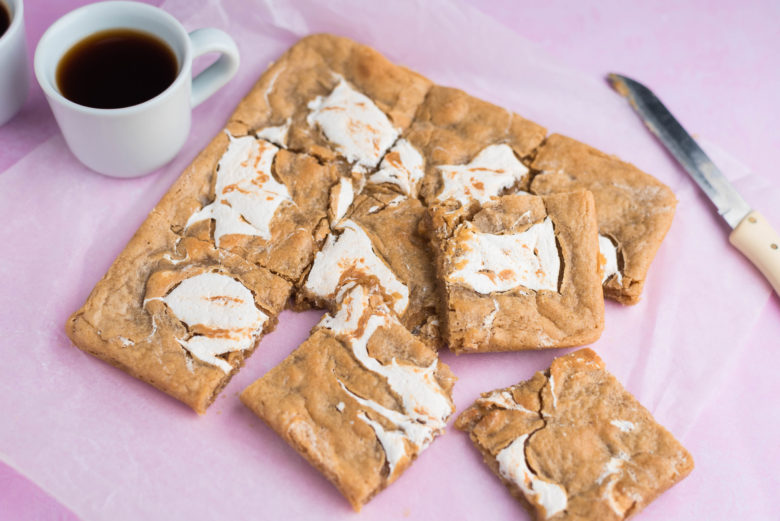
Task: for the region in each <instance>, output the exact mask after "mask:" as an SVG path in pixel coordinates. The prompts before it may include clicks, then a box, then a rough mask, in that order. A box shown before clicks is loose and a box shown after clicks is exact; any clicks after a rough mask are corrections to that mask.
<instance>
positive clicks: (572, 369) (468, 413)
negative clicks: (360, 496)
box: [455, 349, 693, 521]
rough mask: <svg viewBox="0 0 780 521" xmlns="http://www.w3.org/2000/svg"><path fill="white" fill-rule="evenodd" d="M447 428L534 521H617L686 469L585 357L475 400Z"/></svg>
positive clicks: (670, 443) (626, 396)
mask: <svg viewBox="0 0 780 521" xmlns="http://www.w3.org/2000/svg"><path fill="white" fill-rule="evenodd" d="M455 426H456V427H457V428H459V429H461V430H464V431H466V432H467V433H468V434H469V436H470V437H471V440H472V441H473V443H474V445H475V446H476V447H477V448H478V449H479V451H480V452H481V453H482V456H483V459H484V461H485V463H486V464H487V465H488V467H490V469H491V470H492V471H493V472H494V473H496V475H498V476H499V478H500V479H501V480H502V482H503V483H504V484H505V485H506V486H507V488H509V490H510V492H511V493H512V494H513V495H514V496H515V497H517V498H518V499H519V500H520V501H521V502H522V503H523V505H524V506H525V507H526V508H527V509H528V510H529V512H530V513H531V515H532V516H533V518H534V519H535V520H537V521H541V520H548V519H549V520H553V521H575V520H576V521H591V520H593V521H596V520H599V521H620V520H623V519H626V518H628V517H630V516H632V515H633V514H636V513H637V512H639V511H640V510H641V509H643V508H644V507H645V506H647V505H648V504H649V503H650V502H652V501H653V500H654V499H655V498H656V497H657V496H658V495H659V494H661V493H662V492H664V491H665V490H667V489H668V488H669V487H671V486H673V485H674V484H675V483H677V482H678V481H680V480H681V479H683V478H684V477H685V476H687V475H688V474H689V473H690V472H691V470H692V469H693V459H692V458H691V455H690V454H689V453H688V451H687V450H685V448H684V447H683V446H682V445H681V444H680V443H679V442H678V441H677V440H676V439H675V438H674V437H673V436H672V435H671V434H670V433H669V432H668V431H667V430H666V429H664V428H663V427H662V426H661V425H659V424H658V423H657V422H656V421H655V419H654V418H653V417H652V416H651V415H650V413H649V412H648V411H647V410H646V409H645V408H644V407H642V405H641V404H639V402H638V401H637V400H636V399H635V398H634V397H633V396H631V394H630V393H629V392H628V391H626V390H625V389H624V388H623V387H622V386H621V385H620V383H619V382H618V381H617V380H616V379H615V377H614V376H612V375H611V374H609V373H608V372H607V370H606V369H605V367H604V363H603V362H602V360H601V359H600V358H599V357H598V356H597V355H596V354H595V353H594V352H593V351H591V350H590V349H581V350H579V351H575V352H574V353H571V354H569V355H566V356H563V357H561V358H557V359H555V360H553V362H552V365H551V366H550V368H549V369H548V370H547V371H545V372H538V373H536V374H535V375H534V377H533V378H531V379H530V380H527V381H525V382H521V383H519V384H517V385H514V386H512V387H509V388H506V389H498V390H495V391H492V392H487V393H483V394H482V396H481V397H480V398H479V399H477V401H476V402H475V403H474V405H472V406H471V407H470V408H468V409H466V410H465V411H464V412H463V413H461V415H460V416H459V417H458V419H457V420H456V422H455Z"/></svg>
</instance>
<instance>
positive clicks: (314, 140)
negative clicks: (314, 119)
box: [231, 34, 431, 161]
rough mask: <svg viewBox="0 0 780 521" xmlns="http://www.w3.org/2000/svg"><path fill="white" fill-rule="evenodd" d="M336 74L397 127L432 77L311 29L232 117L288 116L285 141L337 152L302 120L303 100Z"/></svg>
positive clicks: (256, 122)
mask: <svg viewBox="0 0 780 521" xmlns="http://www.w3.org/2000/svg"><path fill="white" fill-rule="evenodd" d="M335 75H339V76H341V77H343V78H344V79H346V80H347V81H348V82H349V83H350V84H351V85H353V86H354V87H355V88H356V89H357V90H358V91H360V92H362V93H363V94H365V95H366V96H368V97H369V98H371V99H372V100H373V101H374V103H375V104H376V105H377V107H379V109H381V110H382V111H383V112H384V113H385V114H387V116H388V118H389V119H390V121H391V122H392V124H393V126H394V127H395V128H397V129H399V130H401V131H403V130H405V129H406V128H407V127H408V126H409V124H410V123H411V121H412V118H413V117H414V114H415V112H416V111H417V107H418V106H419V105H420V103H421V102H422V101H423V99H424V98H425V94H426V93H427V92H428V89H429V88H430V86H431V82H430V81H429V80H427V79H426V78H424V77H422V76H420V75H419V74H417V73H415V72H412V71H410V70H408V69H406V68H404V67H400V66H398V65H395V64H393V63H391V62H390V61H389V60H388V59H387V58H385V57H384V56H382V55H381V54H379V53H378V52H377V51H375V50H374V49H371V48H370V47H366V46H364V45H360V44H358V43H356V42H354V41H352V40H349V39H347V38H342V37H339V36H333V35H329V34H315V35H312V36H307V37H306V38H303V39H301V40H300V41H299V42H298V43H296V44H295V45H294V46H292V47H291V48H290V49H289V50H288V51H287V52H286V53H285V54H284V55H282V57H281V58H279V59H278V60H277V61H276V62H275V63H274V64H273V65H272V66H271V67H270V68H269V69H268V70H267V71H266V72H265V73H264V74H263V76H262V77H261V78H260V80H259V81H258V82H257V83H256V84H255V86H254V87H253V88H252V90H251V91H250V92H249V94H247V96H246V97H245V98H244V99H243V100H242V101H241V103H240V104H239V105H238V108H237V109H236V111H235V112H234V114H233V116H232V117H231V121H233V122H239V123H241V124H244V125H246V126H247V127H249V128H251V129H254V130H259V129H261V128H263V127H266V126H275V125H281V124H283V123H284V122H285V121H287V120H288V119H289V120H290V121H291V126H290V131H289V135H288V143H287V146H288V148H289V149H290V150H294V151H298V152H305V153H307V154H311V155H313V156H316V157H318V158H320V159H322V160H325V161H329V160H336V159H338V158H339V155H338V153H337V152H336V151H335V150H334V149H333V147H332V146H331V144H330V143H329V142H328V140H327V139H326V138H325V136H324V135H322V133H321V132H320V131H319V130H318V129H316V128H313V127H312V126H310V125H309V124H308V123H307V122H306V116H307V115H308V113H309V110H308V108H307V104H308V103H309V102H310V101H311V100H313V99H315V98H316V97H317V96H326V95H328V94H329V93H330V91H331V90H332V89H333V87H334V86H335V85H336V84H337V83H338V81H339V80H338V77H336V76H335Z"/></svg>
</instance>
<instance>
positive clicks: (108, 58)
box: [57, 29, 179, 109]
mask: <svg viewBox="0 0 780 521" xmlns="http://www.w3.org/2000/svg"><path fill="white" fill-rule="evenodd" d="M178 72H179V65H178V61H177V59H176V55H175V54H174V53H173V51H172V50H171V48H170V47H168V45H167V44H165V43H164V42H163V41H162V40H160V39H159V38H156V37H154V36H152V35H150V34H147V33H144V32H141V31H135V30H133V29H110V30H108V31H101V32H99V33H95V34H93V35H91V36H89V37H87V38H85V39H83V40H81V41H80V42H79V43H77V44H76V45H74V46H73V47H72V48H71V49H70V50H69V51H68V52H66V53H65V56H63V57H62V59H61V60H60V63H59V65H57V87H59V89H60V92H61V93H62V95H63V96H65V97H66V98H68V99H69V100H70V101H73V102H74V103H78V104H79V105H85V106H87V107H94V108H99V109H117V108H121V107H129V106H131V105H138V104H139V103H143V102H144V101H147V100H150V99H152V98H153V97H155V96H157V95H158V94H160V93H161V92H162V91H164V90H165V89H167V88H168V86H170V84H171V83H173V80H174V79H176V75H177V74H178Z"/></svg>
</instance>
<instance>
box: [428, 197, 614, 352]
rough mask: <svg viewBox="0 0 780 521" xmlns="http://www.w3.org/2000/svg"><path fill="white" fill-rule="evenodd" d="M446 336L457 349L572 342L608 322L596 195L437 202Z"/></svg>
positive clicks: (433, 217)
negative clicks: (471, 202) (594, 198)
mask: <svg viewBox="0 0 780 521" xmlns="http://www.w3.org/2000/svg"><path fill="white" fill-rule="evenodd" d="M428 227H429V229H430V235H431V241H432V243H433V249H434V251H435V252H436V255H437V261H436V268H437V276H438V281H439V291H440V294H441V302H442V304H441V309H440V314H439V315H440V321H441V329H442V333H443V336H444V340H445V341H447V342H448V344H449V346H450V349H452V350H453V351H455V352H456V353H471V352H483V351H510V350H519V349H538V348H547V347H568V346H574V345H581V344H584V343H587V342H592V341H594V340H596V339H597V338H598V337H599V336H600V335H601V331H602V329H603V327H604V297H603V295H602V290H601V280H600V276H599V268H598V241H597V225H596V213H595V208H594V204H593V197H592V196H591V194H590V193H589V192H587V191H579V192H571V193H566V194H557V195H551V196H545V197H538V196H533V195H506V196H503V197H499V198H496V199H493V200H490V201H488V202H485V203H483V204H479V203H473V204H471V205H469V206H461V205H460V203H457V202H455V201H452V200H450V201H448V202H445V203H444V204H441V205H437V206H433V207H431V208H430V221H429V223H428Z"/></svg>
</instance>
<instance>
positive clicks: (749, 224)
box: [729, 210, 780, 295]
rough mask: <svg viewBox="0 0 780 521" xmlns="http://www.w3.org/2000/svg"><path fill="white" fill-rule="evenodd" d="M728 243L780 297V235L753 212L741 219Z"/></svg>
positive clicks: (758, 214) (761, 216) (762, 217)
mask: <svg viewBox="0 0 780 521" xmlns="http://www.w3.org/2000/svg"><path fill="white" fill-rule="evenodd" d="M729 241H730V242H731V244H733V245H734V247H735V248H737V249H738V250H739V251H741V252H742V253H743V254H744V255H745V257H747V258H748V259H750V262H752V263H753V264H754V265H755V266H756V268H758V269H759V270H760V271H761V273H763V274H764V277H766V279H767V280H768V281H769V283H770V284H771V285H772V287H773V288H774V289H775V293H777V294H778V295H780V235H778V234H777V232H776V231H775V230H774V229H773V228H772V226H771V225H770V224H769V222H767V220H766V219H764V216H763V215H761V214H760V213H758V212H756V211H755V210H754V211H752V212H750V213H749V214H747V216H746V217H745V218H744V219H742V222H740V223H739V224H738V225H737V227H736V228H734V231H733V232H731V235H729Z"/></svg>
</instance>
